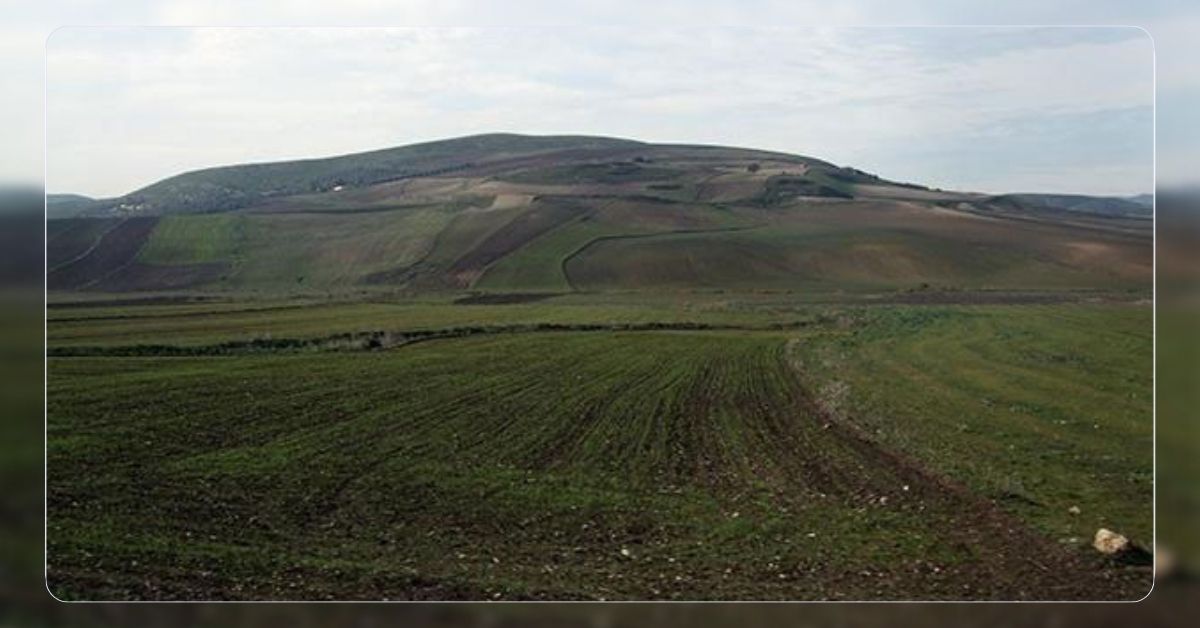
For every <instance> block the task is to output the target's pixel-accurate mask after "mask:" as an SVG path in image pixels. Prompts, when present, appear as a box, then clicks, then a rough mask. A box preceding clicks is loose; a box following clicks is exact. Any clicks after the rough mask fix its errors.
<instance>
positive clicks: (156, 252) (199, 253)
mask: <svg viewBox="0 0 1200 628" xmlns="http://www.w3.org/2000/svg"><path fill="white" fill-rule="evenodd" d="M245 220H246V219H245V217H243V216H240V215H237V214H204V215H194V216H166V217H164V218H163V219H162V220H160V221H158V224H157V225H156V226H155V228H154V231H153V232H152V233H151V234H150V239H149V240H148V241H147V242H146V244H145V246H143V247H142V250H141V252H140V253H139V254H138V260H139V261H142V262H146V263H148V264H199V263H204V262H225V261H230V260H231V259H232V257H233V255H234V253H235V252H236V251H238V250H239V248H241V245H242V240H243V238H244V237H245V226H246V223H245Z"/></svg>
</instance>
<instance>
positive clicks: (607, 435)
mask: <svg viewBox="0 0 1200 628" xmlns="http://www.w3.org/2000/svg"><path fill="white" fill-rule="evenodd" d="M209 306H211V309H207V310H206V309H205V307H209ZM271 306H272V304H271V303H247V304H245V308H244V309H235V308H233V307H232V306H231V305H230V304H228V303H212V304H196V303H182V304H177V305H162V304H159V305H153V306H142V307H146V308H149V309H148V310H145V311H139V306H104V305H101V306H100V307H99V308H98V312H99V314H94V313H93V315H90V316H89V315H88V312H87V311H88V310H89V308H66V309H62V310H61V311H58V310H55V311H52V313H54V314H55V315H56V316H62V317H64V318H69V319H72V320H64V321H61V322H51V324H50V328H49V329H50V331H49V334H50V342H51V345H52V346H57V347H70V346H77V347H78V346H104V345H107V346H113V347H118V346H127V345H138V344H147V343H151V342H160V343H165V344H168V345H180V346H183V345H188V344H203V343H211V342H219V341H226V340H230V339H238V338H244V337H245V335H247V334H265V333H271V334H274V335H275V337H277V338H286V337H304V336H306V335H311V336H313V337H318V336H326V335H329V334H331V333H334V332H335V331H337V330H345V331H355V330H358V331H361V330H364V329H394V330H405V329H409V330H417V329H440V328H446V327H450V326H453V325H455V324H463V325H466V324H475V325H505V324H514V325H529V324H532V323H536V322H559V323H564V324H566V323H573V324H578V323H581V322H586V321H592V322H605V321H607V322H614V321H624V322H630V321H643V322H645V321H677V322H688V323H700V322H707V323H711V324H718V323H719V324H724V325H733V326H736V327H739V329H725V330H721V329H710V330H692V331H649V330H648V331H638V332H618V331H604V330H595V331H569V330H559V331H553V332H538V331H536V329H533V328H531V329H529V330H528V331H524V332H521V333H504V334H486V333H485V334H481V335H474V336H469V337H460V338H444V339H437V340H428V341H425V342H420V343H417V344H412V345H407V346H402V347H398V348H393V349H390V350H376V351H363V350H342V351H333V352H328V351H300V352H294V351H283V352H271V351H266V352H262V353H245V354H230V355H226V356H220V357H170V358H166V357H62V358H57V357H56V358H51V360H50V364H49V369H48V370H49V391H48V438H49V442H48V456H49V459H48V465H49V469H50V471H49V488H48V490H49V498H48V500H49V510H50V522H49V526H48V534H49V557H50V558H49V563H50V584H51V587H52V590H54V591H55V593H56V594H58V595H60V596H62V597H68V598H73V599H124V598H143V599H145V598H173V599H178V598H191V599H197V598H219V599H262V598H272V599H285V598H286V599H325V598H335V599H348V598H363V599H380V598H386V597H403V598H417V599H423V598H429V599H446V598H465V599H511V598H539V599H541V598H545V599H557V598H571V599H599V598H605V599H644V598H664V599H672V598H678V599H751V598H773V599H825V598H844V599H855V598H860V599H861V598H872V599H885V598H892V599H908V598H913V597H919V598H947V599H956V598H962V597H972V598H1012V597H1022V598H1024V597H1029V598H1048V599H1055V598H1066V597H1097V595H1096V593H1097V590H1102V591H1107V592H1108V593H1106V594H1104V595H1103V597H1109V596H1115V597H1120V598H1122V599H1125V598H1136V597H1140V594H1141V593H1143V592H1144V590H1145V586H1146V580H1145V578H1146V574H1145V572H1144V571H1137V570H1134V571H1128V570H1123V569H1121V568H1115V567H1113V566H1111V565H1107V566H1106V565H1098V564H1095V563H1094V559H1092V558H1091V554H1090V550H1087V549H1086V548H1082V547H1080V546H1079V545H1078V544H1071V543H1062V542H1060V541H1061V538H1060V537H1062V536H1065V535H1067V534H1076V535H1082V534H1084V533H1085V532H1090V530H1089V527H1090V526H1093V525H1096V524H1099V523H1106V524H1112V525H1113V526H1117V527H1120V529H1122V530H1123V531H1126V532H1128V533H1130V534H1131V535H1132V536H1133V537H1134V538H1135V539H1139V540H1140V539H1143V538H1144V536H1143V535H1144V534H1145V531H1146V529H1147V528H1146V526H1148V512H1149V511H1148V504H1149V494H1150V493H1149V490H1150V488H1149V483H1148V476H1146V475H1145V472H1146V470H1147V468H1148V464H1149V458H1148V453H1149V452H1148V446H1149V434H1150V431H1149V430H1150V426H1149V422H1148V416H1147V415H1146V412H1147V409H1148V407H1149V405H1148V404H1149V398H1148V397H1142V396H1140V395H1142V393H1144V392H1145V390H1146V389H1147V387H1148V381H1149V365H1148V362H1145V360H1144V359H1143V358H1146V356H1148V351H1149V348H1148V347H1149V326H1148V321H1149V318H1148V316H1149V313H1148V308H1145V307H1139V306H1131V305H1113V304H1108V305H1078V304H1070V305H1058V306H1046V307H1028V306H1003V307H1000V306H992V307H961V306H956V307H923V306H903V307H901V306H895V307H893V306H876V307H871V308H860V307H851V306H817V305H813V304H809V303H805V302H803V301H802V300H797V299H796V298H795V297H794V296H789V295H783V294H776V295H771V294H764V295H749V294H729V295H727V294H721V293H712V294H707V295H703V294H691V295H674V296H673V295H663V294H660V295H646V294H633V293H631V294H626V295H622V294H607V295H595V296H592V297H589V296H587V295H572V296H566V297H560V298H555V299H550V300H546V301H539V302H536V303H518V304H512V305H471V306H464V305H455V304H453V303H451V302H449V301H448V300H437V299H428V300H426V301H423V302H411V301H408V302H402V303H392V304H388V303H344V304H323V305H303V304H300V305H299V306H298V307H288V308H283V309H270V308H271ZM121 316H125V317H127V318H121ZM788 321H791V322H796V321H804V322H805V323H806V324H805V325H804V326H803V327H787V326H784V327H783V328H780V325H781V324H784V323H786V322H788ZM1095 330H1100V332H1098V333H1102V334H1103V338H1104V340H1105V342H1103V343H1089V342H1085V339H1086V338H1087V337H1089V335H1091V334H1093V333H1096V332H1095ZM989 365H990V366H989ZM837 391H842V392H837ZM930 391H934V392H935V394H930ZM1131 394H1133V395H1137V396H1131ZM984 398H986V399H987V400H989V403H990V404H991V406H987V405H983V403H982V401H981V399H984ZM979 408H982V410H979ZM1010 408H1016V409H1015V410H1010ZM973 412H974V413H976V414H978V415H979V416H973V415H971V413H973ZM1062 420H1066V421H1067V422H1068V423H1067V424H1065V425H1061V424H1059V423H1057V421H1062ZM963 422H967V424H968V427H969V428H970V429H966V430H964V429H960V425H961V423H963ZM1091 423H1098V424H1100V425H1102V426H1103V428H1104V429H1095V428H1091V427H1090V424H1091ZM863 434H866V437H864V436H863ZM1048 443H1049V444H1050V445H1051V446H1050V447H1047V444H1048ZM1051 454H1052V455H1051ZM957 484H961V485H962V486H965V487H967V488H966V489H965V490H962V491H960V490H957V489H953V488H951V487H952V486H953V485H957ZM1005 491H1007V492H1005ZM1009 493H1012V494H1015V495H1018V496H1019V497H1020V499H1019V500H1015V501H1014V500H1013V499H1012V498H1011V497H1010V496H1009ZM994 500H995V504H994V503H993V501H994ZM1025 500H1029V501H1028V502H1027V501H1025ZM1071 504H1076V505H1079V506H1080V507H1081V508H1082V514H1081V515H1079V516H1077V517H1076V516H1073V515H1069V514H1068V513H1067V512H1066V510H1065V508H1066V507H1068V506H1069V505H1071ZM1068 527H1070V529H1069V530H1068V529H1067V528H1068ZM1046 565H1050V566H1051V568H1050V569H1049V570H1048V571H1043V569H1045V566H1046ZM964 587H965V588H964ZM1097 587H1100V589H1097Z"/></svg>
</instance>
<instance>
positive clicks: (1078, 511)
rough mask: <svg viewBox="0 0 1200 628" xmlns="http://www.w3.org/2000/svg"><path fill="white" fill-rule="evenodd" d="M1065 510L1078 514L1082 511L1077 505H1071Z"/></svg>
mask: <svg viewBox="0 0 1200 628" xmlns="http://www.w3.org/2000/svg"><path fill="white" fill-rule="evenodd" d="M1067 512H1069V513H1071V514H1073V515H1078V514H1079V513H1081V512H1083V511H1082V510H1080V509H1079V506H1071V507H1070V508H1068V509H1067Z"/></svg>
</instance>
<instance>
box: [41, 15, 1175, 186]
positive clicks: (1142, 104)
mask: <svg viewBox="0 0 1200 628" xmlns="http://www.w3.org/2000/svg"><path fill="white" fill-rule="evenodd" d="M46 50H47V63H48V65H47V73H48V74H47V145H46V152H47V186H48V189H49V190H50V191H53V192H77V193H83V194H89V195H94V196H108V195H118V194H123V193H126V192H129V191H132V190H134V189H136V188H138V187H141V186H143V185H146V184H149V183H152V182H154V181H156V180H158V179H161V178H163V177H166V176H170V175H172V174H176V173H179V172H182V171H186V170H191V169H196V168H202V167H207V166H214V165H226V164H232V163H244V162H251V161H268V160H280V159H294V158H304V157H317V156H325V155H333V154H340V153H347V152H357V151H361V150H369V149H374V148H382V147H388V146H396V145H400V144H407V143H411V142H417V141H424V140H431V139H439V138H445V137H453V136H459V135H466V134H472V133H485V132H492V131H513V132H521V133H572V134H596V135H611V136H620V137H628V138H635V139H642V140H648V141H670V142H688V143H710V144H726V145H735V146H747V147H755V148H766V149H774V150H781V151H787V152H792V153H798V154H803V155H809V156H813V157H818V158H821V159H826V160H829V161H833V162H835V163H839V164H845V165H852V166H855V167H858V168H862V169H865V170H869V171H872V172H876V173H878V174H880V175H882V176H884V177H887V178H891V179H898V180H906V181H913V182H919V183H923V184H928V185H933V186H938V187H944V188H954V189H965V190H977V191H986V192H1001V191H1039V192H1077V193H1088V194H1119V195H1125V194H1136V193H1143V192H1149V191H1150V190H1151V188H1152V185H1153V111H1154V110H1153V86H1154V72H1153V45H1152V43H1151V41H1150V39H1149V38H1148V37H1147V36H1146V35H1145V33H1144V32H1142V31H1141V30H1139V29H1134V28H990V29H980V28H833V29H830V28H825V29H804V28H786V29H765V28H728V27H725V28H692V27H689V28H678V29H670V28H648V27H645V26H622V27H607V28H509V29H460V28H437V29H343V28H330V29H276V28H271V29H263V28H241V29H175V28H157V29H154V28H144V29H108V28H99V29H96V28H66V29H60V30H58V31H56V32H55V33H54V35H53V36H52V37H51V38H50V40H49V42H48V44H47V49H46Z"/></svg>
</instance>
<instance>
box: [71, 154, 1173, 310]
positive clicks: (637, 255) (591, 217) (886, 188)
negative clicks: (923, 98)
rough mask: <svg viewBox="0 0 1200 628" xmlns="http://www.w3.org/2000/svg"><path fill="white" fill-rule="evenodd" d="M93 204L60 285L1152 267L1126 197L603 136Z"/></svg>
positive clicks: (707, 284) (853, 283)
mask: <svg viewBox="0 0 1200 628" xmlns="http://www.w3.org/2000/svg"><path fill="white" fill-rule="evenodd" d="M75 202H76V203H86V205H85V206H84V207H85V209H84V210H83V211H82V214H81V215H80V216H78V217H75V218H70V219H64V220H50V221H49V223H48V227H47V242H48V254H47V257H48V284H49V286H50V289H51V290H77V291H79V290H82V291H101V292H120V291H162V290H204V291H240V292H242V291H260V292H271V293H281V292H283V293H290V292H313V291H320V292H328V291H345V290H380V289H382V290H396V289H402V290H405V291H409V292H439V291H463V290H475V291H494V292H562V291H571V290H589V291H592V290H628V289H662V288H671V289H697V288H700V289H783V290H894V289H913V288H918V287H922V286H928V285H934V286H939V287H947V288H968V289H979V288H996V289H1009V288H1021V289H1105V288H1120V289H1124V288H1129V287H1138V288H1144V287H1147V286H1148V285H1149V278H1150V273H1151V266H1152V265H1151V248H1152V239H1151V235H1150V222H1149V220H1147V219H1146V217H1145V215H1144V213H1145V212H1144V211H1143V212H1141V213H1139V212H1137V211H1133V210H1131V209H1129V207H1127V205H1129V206H1134V207H1136V205H1135V204H1134V203H1131V202H1128V201H1119V199H1095V198H1091V197H1062V196H1049V195H1028V194H1014V195H1003V196H986V195H980V194H972V193H963V192H946V191H940V190H932V189H928V188H925V187H922V186H919V185H913V184H907V183H897V182H893V181H888V180H886V179H883V178H880V177H878V176H876V175H873V174H870V173H866V172H863V171H861V170H857V169H854V168H850V167H840V166H836V165H834V164H831V163H829V162H826V161H822V160H819V159H814V158H810V157H804V156H799V155H791V154H784V153H778V152H769V151H760V150H753V149H745V148H730V147H721V146H696V145H678V144H651V143H644V142H637V141H632V140H624V139H613V138H602V137H584V136H523V135H514V134H490V135H479V136H471V137H464V138H457V139H451V140H444V141H438V142H428V143H422V144H413V145H409V146H402V147H399V148H392V149H386V150H380V151H372V152H367V153H358V154H352V155H344V156H339V157H331V158H325V159H311V160H302V161H289V162H280V163H266V164H250V165H239V166H228V167H221V168H211V169H206V170H200V171H195V172H189V173H184V174H180V175H177V176H174V177H170V178H168V179H165V180H163V181H160V182H158V183H155V184H153V185H150V186H147V187H145V188H143V189H141V190H137V191H135V192H132V193H130V194H128V195H125V196H123V197H120V198H117V199H107V200H99V201H92V202H87V201H86V200H84V201H80V200H78V199H76V200H75ZM1122 203H1123V204H1122ZM68 206H70V205H69V203H68ZM79 206H80V205H75V207H79Z"/></svg>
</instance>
